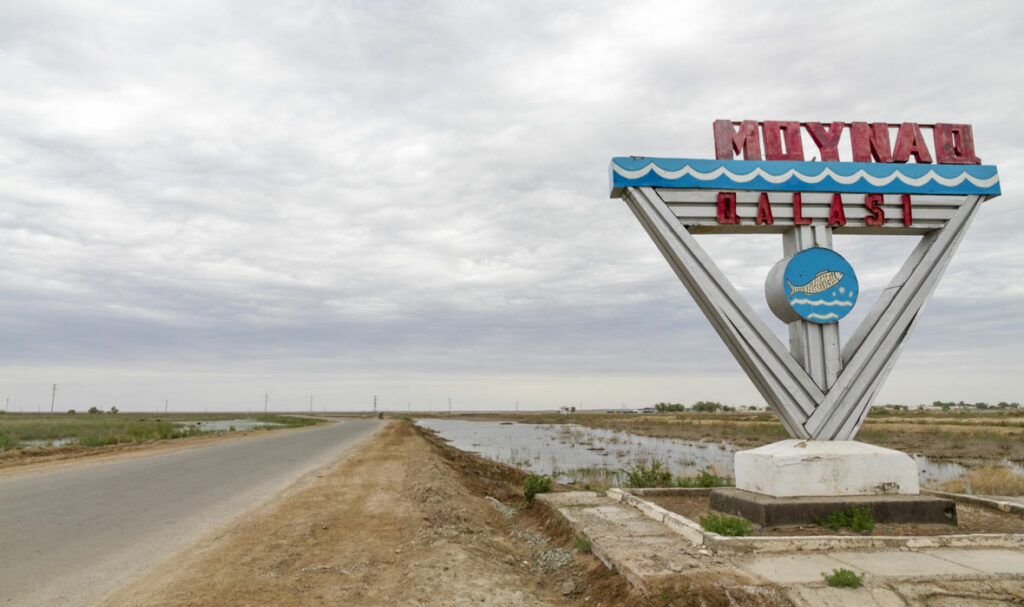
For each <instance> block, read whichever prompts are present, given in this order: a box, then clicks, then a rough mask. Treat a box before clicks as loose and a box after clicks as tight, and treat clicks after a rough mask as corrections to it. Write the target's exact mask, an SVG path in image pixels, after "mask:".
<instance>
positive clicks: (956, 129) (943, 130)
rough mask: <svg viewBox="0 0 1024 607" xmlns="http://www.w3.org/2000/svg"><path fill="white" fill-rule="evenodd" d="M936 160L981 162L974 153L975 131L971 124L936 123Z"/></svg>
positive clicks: (958, 162)
mask: <svg viewBox="0 0 1024 607" xmlns="http://www.w3.org/2000/svg"><path fill="white" fill-rule="evenodd" d="M932 137H933V138H934V139H935V161H936V162H938V163H939V164H981V159H980V158H978V157H977V156H975V155H974V132H973V131H972V130H971V125H969V124H936V125H935V126H934V127H932Z"/></svg>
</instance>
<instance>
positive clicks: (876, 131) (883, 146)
mask: <svg viewBox="0 0 1024 607" xmlns="http://www.w3.org/2000/svg"><path fill="white" fill-rule="evenodd" d="M850 139H851V140H852V142H853V161H854V162H871V159H872V158H874V159H875V162H892V148H891V147H889V125H888V124H886V123H884V122H874V123H872V124H871V125H868V123H866V122H854V123H852V124H851V125H850Z"/></svg>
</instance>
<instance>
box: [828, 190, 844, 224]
mask: <svg viewBox="0 0 1024 607" xmlns="http://www.w3.org/2000/svg"><path fill="white" fill-rule="evenodd" d="M828 225H830V226H845V225H846V209H844V208H843V197H842V195H840V194H839V193H835V194H832V206H831V207H829V209H828Z"/></svg>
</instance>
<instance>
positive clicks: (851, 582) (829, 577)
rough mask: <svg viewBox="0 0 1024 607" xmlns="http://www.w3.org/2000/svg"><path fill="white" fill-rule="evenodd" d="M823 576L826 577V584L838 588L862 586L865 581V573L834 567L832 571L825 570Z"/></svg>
mask: <svg viewBox="0 0 1024 607" xmlns="http://www.w3.org/2000/svg"><path fill="white" fill-rule="evenodd" d="M821 576H822V577H823V578H825V583H826V584H828V585H829V586H835V587H837V588H860V586H861V584H862V583H863V582H864V576H863V575H857V574H856V573H855V572H853V571H850V570H849V569H833V570H832V573H825V572H824V571H823V572H822V573H821Z"/></svg>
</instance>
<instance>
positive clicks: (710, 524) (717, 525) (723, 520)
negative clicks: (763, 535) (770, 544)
mask: <svg viewBox="0 0 1024 607" xmlns="http://www.w3.org/2000/svg"><path fill="white" fill-rule="evenodd" d="M697 522H698V523H700V526H701V527H703V528H704V529H705V530H707V531H710V532H712V533H717V534H718V535H727V536H730V537H735V536H743V535H750V534H752V533H753V532H754V530H753V528H752V527H751V524H750V521H748V520H746V519H742V518H737V517H735V516H728V515H725V514H721V515H719V514H713V513H711V512H708V514H707V516H698V517H697Z"/></svg>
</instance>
